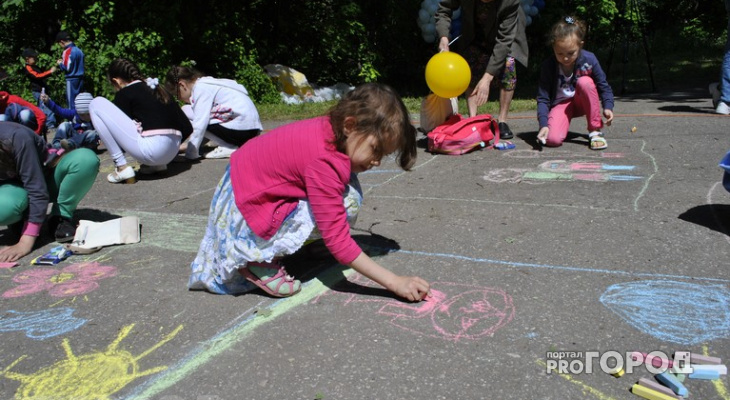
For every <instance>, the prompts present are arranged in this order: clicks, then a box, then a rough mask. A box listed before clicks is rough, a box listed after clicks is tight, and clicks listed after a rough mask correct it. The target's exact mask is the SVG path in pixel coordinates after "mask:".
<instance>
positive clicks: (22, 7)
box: [0, 0, 727, 103]
mask: <svg viewBox="0 0 730 400" xmlns="http://www.w3.org/2000/svg"><path fill="white" fill-rule="evenodd" d="M419 8H420V0H379V1H377V2H374V1H362V0H361V1H355V0H319V1H306V0H266V1H264V0H249V1H230V0H219V1H216V2H212V1H200V0H195V1H193V0H157V1H139V0H116V1H107V0H74V1H71V0H56V1H53V2H51V1H48V0H22V1H21V0H4V1H2V14H0V28H1V29H2V31H3V33H4V40H3V41H1V42H0V67H2V68H3V69H4V70H6V71H7V72H8V73H9V75H10V78H9V79H7V80H5V81H3V82H2V83H0V88H1V89H4V90H10V91H12V92H14V93H18V94H21V95H24V96H28V97H29V95H30V93H29V92H28V85H27V81H26V80H25V78H24V77H23V76H22V75H21V74H20V68H21V67H22V65H23V61H22V59H21V58H20V57H19V55H20V53H21V51H22V48H24V47H34V48H36V50H38V51H39V53H41V56H40V59H39V65H40V66H41V67H46V68H49V67H50V66H52V65H53V64H54V63H55V60H56V59H57V58H58V57H59V56H60V54H61V49H60V48H59V47H58V45H55V44H54V42H53V40H54V37H55V34H56V33H57V32H58V31H59V30H61V29H63V30H67V31H68V32H70V33H71V34H72V35H73V36H74V39H75V42H76V44H77V45H78V46H79V47H80V48H81V49H82V50H83V51H84V53H85V54H86V74H87V77H86V84H87V90H90V91H92V92H94V93H95V94H98V95H103V96H107V97H110V96H111V95H112V88H111V86H110V85H109V84H108V83H107V79H106V68H107V66H108V65H109V62H110V61H111V60H112V59H114V58H116V57H127V58H130V59H132V60H133V61H135V62H137V63H138V64H139V65H140V67H141V68H142V70H143V72H144V73H145V74H147V75H150V76H159V77H163V76H164V74H165V72H166V70H167V69H168V68H169V67H170V66H171V65H173V64H176V63H187V64H191V65H195V67H197V68H198V69H200V70H201V71H203V72H204V73H206V74H208V75H212V76H216V77H222V78H232V79H236V80H238V81H240V82H241V83H243V84H244V85H245V86H247V87H248V88H249V91H250V92H251V94H252V97H253V98H254V101H256V102H257V103H272V102H278V101H279V95H278V93H277V92H276V89H275V87H274V85H273V84H272V82H271V80H270V79H269V78H268V77H267V76H266V74H265V72H264V70H263V68H262V67H263V66H264V65H266V64H273V63H278V64H284V65H287V66H290V67H293V68H295V69H297V70H299V71H301V72H303V73H304V74H305V75H306V76H307V78H308V79H309V81H310V82H311V83H315V84H318V85H320V86H325V85H331V84H334V83H337V82H344V83H347V84H350V85H355V84H359V83H362V82H371V81H380V82H384V83H388V84H390V85H392V86H394V87H396V89H398V90H399V91H400V92H401V93H403V94H405V95H416V96H420V95H423V94H425V93H427V90H428V89H427V87H426V85H425V82H424V78H423V72H424V68H425V64H426V63H427V61H428V59H429V58H430V57H431V56H432V55H433V54H434V52H435V51H436V49H435V46H434V45H432V44H426V43H424V42H423V40H422V39H421V37H420V31H419V28H418V25H417V22H416V19H417V15H418V10H419ZM568 14H571V15H576V16H578V17H579V18H582V19H584V20H585V21H586V22H587V23H588V25H589V37H588V39H587V43H586V46H587V47H588V48H590V49H592V50H600V49H601V48H607V47H609V46H611V45H612V44H613V43H615V41H616V40H620V39H622V38H624V39H626V40H630V41H632V42H636V41H637V40H638V38H639V37H640V36H641V35H642V34H644V35H648V36H649V37H650V38H651V39H652V40H654V41H655V42H658V41H667V42H672V43H675V42H676V41H679V42H678V43H682V44H683V45H685V46H688V47H691V46H695V45H697V44H704V45H707V44H708V43H709V44H714V45H715V46H717V47H718V48H719V47H720V46H721V45H722V44H723V43H724V40H725V36H724V35H725V26H726V24H727V15H726V13H725V10H724V5H723V2H722V1H719V0H712V1H703V0H675V1H673V2H662V1H659V0H615V1H614V0H550V1H548V2H547V6H546V7H545V9H544V10H542V11H541V13H540V16H539V17H537V18H535V19H534V20H533V23H532V25H531V26H529V27H528V32H527V33H528V38H529V41H530V52H531V57H530V61H531V62H530V64H531V66H530V69H529V70H528V72H529V73H528V74H527V75H525V76H526V77H527V78H528V79H534V73H535V69H536V66H537V65H539V61H540V59H542V58H544V57H545V56H549V55H550V51H549V48H547V46H545V35H546V32H547V31H548V29H549V27H550V26H551V25H552V24H553V23H554V22H555V21H557V20H558V18H561V17H562V16H564V15H568ZM50 84H51V86H52V87H53V88H55V90H54V92H55V93H56V95H58V94H59V93H61V92H62V91H63V87H64V84H63V75H62V74H61V73H57V74H55V76H53V77H52V78H51V80H50Z"/></svg>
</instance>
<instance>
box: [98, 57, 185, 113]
mask: <svg viewBox="0 0 730 400" xmlns="http://www.w3.org/2000/svg"><path fill="white" fill-rule="evenodd" d="M107 77H108V78H109V80H112V78H120V79H123V80H125V81H127V82H132V81H136V80H140V81H142V83H143V84H144V85H145V87H147V86H146V83H145V79H147V77H146V76H144V75H142V72H140V70H139V67H138V66H137V64H135V63H133V62H132V61H130V60H128V59H126V58H117V59H116V60H114V61H112V63H111V64H110V65H109V70H108V71H107ZM150 90H152V91H153V92H154V94H155V97H157V99H158V100H160V101H161V102H162V103H165V104H167V103H169V102H170V100H171V99H172V96H170V93H169V92H168V91H167V90H165V88H164V87H162V85H157V86H156V87H155V88H154V89H150Z"/></svg>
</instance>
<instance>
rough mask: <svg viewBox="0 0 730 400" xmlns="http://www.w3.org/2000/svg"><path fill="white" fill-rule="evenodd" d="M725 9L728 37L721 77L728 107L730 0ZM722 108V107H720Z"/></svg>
mask: <svg viewBox="0 0 730 400" xmlns="http://www.w3.org/2000/svg"><path fill="white" fill-rule="evenodd" d="M725 10H726V11H727V17H728V22H727V28H728V31H727V39H726V42H725V56H724V57H723V59H722V76H721V78H720V92H721V93H720V100H721V101H722V102H723V103H725V105H726V107H724V109H726V110H727V109H728V107H730V0H725ZM718 108H720V107H718Z"/></svg>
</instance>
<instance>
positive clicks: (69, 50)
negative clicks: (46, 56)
mask: <svg viewBox="0 0 730 400" xmlns="http://www.w3.org/2000/svg"><path fill="white" fill-rule="evenodd" d="M56 42H57V43H58V44H59V45H60V46H61V47H63V53H61V58H59V59H58V61H56V62H57V63H58V68H60V69H61V71H63V72H64V74H66V104H67V105H68V108H73V107H74V99H76V96H77V95H78V94H79V93H81V91H82V90H84V52H83V51H81V49H79V48H78V47H77V46H76V45H75V44H74V42H73V40H72V39H71V35H69V34H68V32H65V31H61V32H58V34H57V35H56Z"/></svg>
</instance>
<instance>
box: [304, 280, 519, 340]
mask: <svg viewBox="0 0 730 400" xmlns="http://www.w3.org/2000/svg"><path fill="white" fill-rule="evenodd" d="M354 275H355V277H354V278H353V279H352V280H351V282H352V283H357V284H360V285H363V286H366V285H368V284H369V283H370V282H369V281H367V280H365V279H364V278H363V279H361V278H362V277H361V275H359V274H354ZM320 297H321V296H320ZM320 297H317V298H315V299H314V300H312V302H317V301H319V299H320ZM369 302H378V303H385V304H382V305H381V307H380V308H379V309H378V311H377V313H378V314H379V315H386V316H388V317H389V318H390V320H389V322H390V323H391V324H392V325H394V326H397V327H398V328H401V329H403V330H407V331H410V332H413V333H416V334H420V335H425V336H430V337H435V338H441V339H446V340H451V341H455V342H456V341H460V340H477V339H480V338H483V337H485V336H493V335H494V333H495V332H496V331H497V330H499V329H500V328H502V327H503V326H505V325H507V324H508V323H509V322H510V321H512V318H513V317H514V314H515V307H514V305H513V304H512V297H511V296H510V295H509V294H507V293H506V292H505V291H504V290H502V289H498V288H490V287H483V286H473V285H465V284H460V283H451V282H433V283H432V284H431V297H429V298H427V299H426V300H424V301H421V302H418V303H405V302H402V301H399V300H394V299H388V300H382V299H373V298H367V297H363V296H362V295H361V294H352V293H349V294H348V299H347V300H345V305H347V304H349V303H369Z"/></svg>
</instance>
